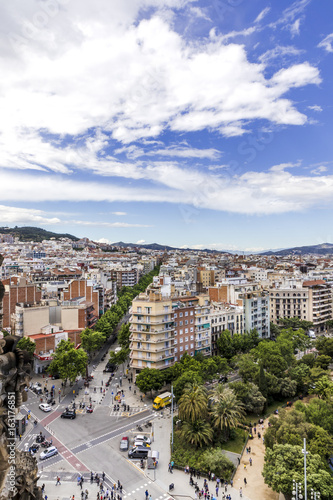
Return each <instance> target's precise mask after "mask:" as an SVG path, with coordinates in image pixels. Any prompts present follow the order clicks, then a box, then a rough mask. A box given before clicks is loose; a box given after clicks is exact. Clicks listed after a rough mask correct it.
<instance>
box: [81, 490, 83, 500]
mask: <svg viewBox="0 0 333 500" xmlns="http://www.w3.org/2000/svg"><path fill="white" fill-rule="evenodd" d="M81 499H82V500H83V499H84V491H81Z"/></svg>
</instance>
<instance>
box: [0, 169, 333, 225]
mask: <svg viewBox="0 0 333 500" xmlns="http://www.w3.org/2000/svg"><path fill="white" fill-rule="evenodd" d="M297 165H299V164H281V165H276V166H274V167H272V168H270V169H268V170H267V171H266V172H254V171H252V172H251V171H249V172H245V173H243V174H241V175H239V174H238V175H237V174H236V173H233V172H232V171H231V172H229V171H224V170H222V171H221V172H220V173H219V174H216V173H215V172H209V171H206V172H205V173H201V172H198V171H196V170H185V169H183V170H182V169H180V168H179V167H178V166H177V165H173V164H161V165H152V166H151V170H150V171H151V178H152V179H154V180H153V182H152V181H151V182H150V183H149V184H148V185H147V186H146V187H145V188H143V187H139V186H118V185H117V184H112V183H111V182H103V183H102V182H101V183H98V182H80V181H74V180H72V179H68V178H61V177H55V176H52V175H46V174H41V175H33V176H30V175H27V174H22V175H21V176H20V184H19V185H17V178H16V176H15V175H13V174H12V173H10V172H5V173H4V174H3V175H2V177H1V187H2V200H3V202H6V201H7V200H8V201H9V200H14V201H17V202H20V203H22V202H25V201H26V202H30V201H31V200H32V199H38V200H39V201H48V202H49V204H51V203H52V201H57V202H59V201H61V200H70V201H72V202H75V201H85V202H89V201H109V202H119V201H121V202H137V201H140V202H161V203H163V202H167V203H173V204H178V205H180V206H181V205H183V204H186V205H190V206H193V207H195V208H196V209H210V210H218V211H224V212H232V213H241V214H278V213H287V212H294V211H302V210H305V209H312V208H315V207H318V206H323V205H328V206H333V175H322V172H323V171H321V172H318V173H317V172H316V173H317V175H315V176H314V175H298V174H292V173H290V172H289V171H288V170H287V169H290V167H296V166H297ZM320 174H321V175H320ZM33 215H34V214H33ZM36 215H37V216H39V217H40V216H43V217H44V215H43V214H42V215H40V214H36ZM6 221H7V220H6ZM64 222H65V223H68V224H73V223H75V224H81V225H96V224H99V225H110V227H132V226H135V227H140V226H137V225H132V224H128V223H113V222H110V223H105V224H104V223H100V222H98V221H97V222H91V221H88V222H87V221H78V220H75V221H64ZM144 226H145V227H146V225H144Z"/></svg>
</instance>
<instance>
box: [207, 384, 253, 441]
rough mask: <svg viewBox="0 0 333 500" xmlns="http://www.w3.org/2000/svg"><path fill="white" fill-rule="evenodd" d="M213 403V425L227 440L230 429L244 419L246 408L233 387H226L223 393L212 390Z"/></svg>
mask: <svg viewBox="0 0 333 500" xmlns="http://www.w3.org/2000/svg"><path fill="white" fill-rule="evenodd" d="M212 399H213V404H212V408H211V415H212V421H213V425H214V427H215V428H216V429H218V431H219V432H222V437H223V439H224V440H225V441H227V440H228V439H229V437H230V430H231V429H233V428H235V427H237V425H238V424H239V423H240V422H241V421H242V420H243V417H244V413H245V409H244V405H243V403H241V402H240V401H239V400H238V399H237V397H236V395H235V393H234V392H233V391H232V390H231V389H228V388H226V389H224V391H223V392H222V393H216V392H215V391H213V392H212Z"/></svg>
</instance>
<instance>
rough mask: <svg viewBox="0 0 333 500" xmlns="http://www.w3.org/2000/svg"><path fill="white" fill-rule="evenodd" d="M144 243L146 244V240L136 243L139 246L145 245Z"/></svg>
mask: <svg viewBox="0 0 333 500" xmlns="http://www.w3.org/2000/svg"><path fill="white" fill-rule="evenodd" d="M144 243H146V240H139V241H137V242H136V244H137V245H143V244H144Z"/></svg>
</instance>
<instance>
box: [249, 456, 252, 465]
mask: <svg viewBox="0 0 333 500" xmlns="http://www.w3.org/2000/svg"><path fill="white" fill-rule="evenodd" d="M249 462H250V466H251V467H252V458H251V457H250V460H249Z"/></svg>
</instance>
